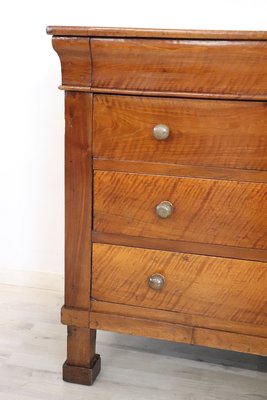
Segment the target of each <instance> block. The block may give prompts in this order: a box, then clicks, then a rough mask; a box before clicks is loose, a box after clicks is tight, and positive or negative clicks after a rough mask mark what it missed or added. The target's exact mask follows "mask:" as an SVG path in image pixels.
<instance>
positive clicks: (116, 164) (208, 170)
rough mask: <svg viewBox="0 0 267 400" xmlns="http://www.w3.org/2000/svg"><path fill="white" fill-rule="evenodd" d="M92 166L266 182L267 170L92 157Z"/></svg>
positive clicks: (106, 168)
mask: <svg viewBox="0 0 267 400" xmlns="http://www.w3.org/2000/svg"><path fill="white" fill-rule="evenodd" d="M93 168H94V170H100V171H117V172H134V173H140V174H151V175H153V174H154V175H165V176H166V175H167V176H180V177H189V178H204V179H223V180H228V181H240V182H263V183H267V171H259V170H243V169H238V168H218V167H202V166H198V165H180V164H168V163H157V162H145V161H125V160H109V159H104V158H94V159H93Z"/></svg>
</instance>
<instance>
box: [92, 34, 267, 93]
mask: <svg viewBox="0 0 267 400" xmlns="http://www.w3.org/2000/svg"><path fill="white" fill-rule="evenodd" d="M91 51H92V62H93V77H92V87H93V88H99V89H123V90H130V91H131V90H132V91H135V90H139V91H148V92H153V91H154V92H168V93H181V94H189V95H190V94H200V95H205V94H210V95H217V94H218V95H221V96H223V97H228V96H229V97H242V96H244V97H246V96H247V97H255V98H266V96H267V42H265V41H222V40H218V41H215V40H153V39H152V40H151V39H142V40H140V39H139V40H137V39H97V38H94V39H92V40H91Z"/></svg>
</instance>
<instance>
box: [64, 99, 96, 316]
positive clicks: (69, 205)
mask: <svg viewBox="0 0 267 400" xmlns="http://www.w3.org/2000/svg"><path fill="white" fill-rule="evenodd" d="M91 107H92V95H90V94H86V93H84V94H80V93H72V92H71V93H66V96H65V111H66V119H65V122H66V129H65V304H66V305H67V306H70V307H78V308H84V309H88V307H89V297H90V284H89V282H90V260H91V259H90V252H91V245H90V241H91V231H90V229H89V228H90V227H91V225H92V220H91V212H90V210H91V207H92V173H91V168H92V164H91V157H90V154H91V139H92V134H91V133H92V132H91V117H90V109H91Z"/></svg>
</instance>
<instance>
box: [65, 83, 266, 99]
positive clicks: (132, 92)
mask: <svg viewBox="0 0 267 400" xmlns="http://www.w3.org/2000/svg"><path fill="white" fill-rule="evenodd" d="M58 88H59V89H60V90H66V91H70V92H71V91H75V92H90V93H103V94H120V95H132V96H153V97H154V96H156V97H181V98H189V99H213V100H244V101H246V100H249V101H265V100H267V95H260V94H259V95H248V94H221V93H197V92H179V91H177V92H170V91H149V90H130V89H116V88H98V87H91V86H79V85H77V86H76V85H59V86H58Z"/></svg>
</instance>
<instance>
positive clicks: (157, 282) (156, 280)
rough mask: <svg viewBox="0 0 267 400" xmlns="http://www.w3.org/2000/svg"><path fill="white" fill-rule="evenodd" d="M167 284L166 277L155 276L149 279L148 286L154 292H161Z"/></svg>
mask: <svg viewBox="0 0 267 400" xmlns="http://www.w3.org/2000/svg"><path fill="white" fill-rule="evenodd" d="M164 283H165V278H164V276H162V275H160V274H153V275H151V276H150V277H149V278H148V286H149V287H150V288H151V289H153V290H160V289H162V288H163V285H164Z"/></svg>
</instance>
